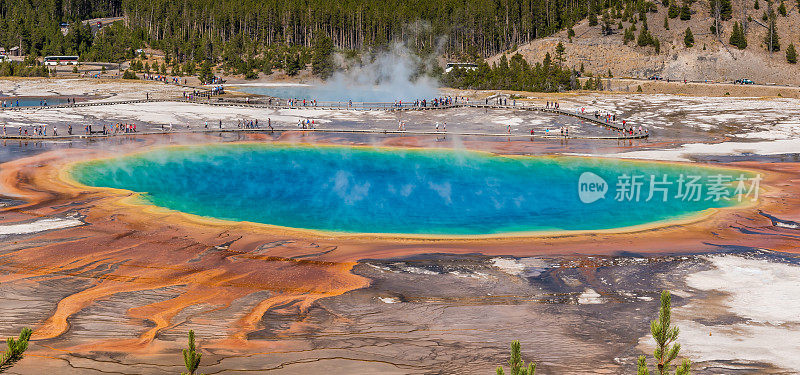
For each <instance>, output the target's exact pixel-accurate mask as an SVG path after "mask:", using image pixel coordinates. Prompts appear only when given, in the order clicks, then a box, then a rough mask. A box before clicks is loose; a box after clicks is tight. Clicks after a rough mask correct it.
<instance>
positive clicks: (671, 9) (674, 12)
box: [667, 0, 681, 18]
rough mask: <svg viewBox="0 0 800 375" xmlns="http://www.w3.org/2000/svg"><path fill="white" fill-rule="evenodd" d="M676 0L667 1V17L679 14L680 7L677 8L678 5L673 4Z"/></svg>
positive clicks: (675, 16)
mask: <svg viewBox="0 0 800 375" xmlns="http://www.w3.org/2000/svg"><path fill="white" fill-rule="evenodd" d="M676 1H677V0H671V1H670V3H669V10H668V11H667V15H668V16H669V18H678V16H679V15H680V14H681V8H678V5H677V4H675V2H676Z"/></svg>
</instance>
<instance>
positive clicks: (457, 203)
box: [70, 144, 739, 235]
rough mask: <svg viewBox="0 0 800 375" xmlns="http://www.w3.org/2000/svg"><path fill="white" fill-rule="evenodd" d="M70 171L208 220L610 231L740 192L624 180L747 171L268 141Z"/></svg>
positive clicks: (348, 228) (470, 230) (467, 231)
mask: <svg viewBox="0 0 800 375" xmlns="http://www.w3.org/2000/svg"><path fill="white" fill-rule="evenodd" d="M586 171H590V172H592V173H595V174H596V175H598V176H599V177H601V178H602V179H604V180H605V181H607V182H608V184H609V189H608V192H607V194H606V197H605V199H599V200H598V201H596V202H593V203H589V204H586V203H582V201H581V200H580V199H579V195H578V181H579V177H580V176H581V174H582V173H583V172H586ZM70 173H71V176H72V177H73V178H74V179H75V180H76V181H78V182H80V183H82V184H85V185H89V186H96V187H110V188H118V189H127V190H131V191H134V192H139V193H141V199H143V200H144V201H145V202H146V203H149V204H153V205H157V206H161V207H165V208H169V209H173V210H177V211H182V212H186V213H190V214H194V215H199V216H204V217H211V218H216V219H224V220H232V221H249V222H255V223H263V224H270V225H276V226H282V227H292V228H303V229H311V230H321V231H330V232H344V233H394V234H400V233H402V234H417V235H492V234H499V233H513V232H536V231H564V230H566V231H570V230H601V229H612V228H621V227H628V226H633V225H639V224H647V223H652V222H657V221H662V220H670V219H680V218H684V217H688V216H690V215H693V214H696V213H698V212H701V211H703V210H706V209H709V208H715V207H726V206H732V205H733V204H734V202H735V200H730V201H724V200H723V201H719V202H715V201H708V200H699V201H697V202H694V201H689V202H686V201H683V200H680V199H670V200H668V201H667V202H662V201H661V199H660V197H661V195H658V194H657V195H656V199H653V200H651V201H649V202H645V201H644V199H645V198H646V197H647V190H642V196H641V199H640V201H639V202H635V201H621V202H620V201H617V200H615V199H614V198H615V186H614V185H615V184H616V182H617V180H618V176H620V175H623V174H627V175H632V174H640V175H650V174H653V175H657V176H661V175H664V174H667V175H669V176H674V177H675V178H677V176H678V175H680V174H685V175H697V176H702V177H704V178H707V177H709V176H712V175H716V174H725V175H730V176H733V177H735V176H738V175H739V172H738V171H733V170H730V169H713V168H707V167H697V166H690V165H683V164H666V163H650V162H638V161H624V160H597V159H589V158H576V157H506V156H498V155H494V154H488V153H482V152H472V151H459V150H441V149H394V148H367V147H347V146H294V145H266V144H228V145H205V146H173V147H166V148H159V149H154V150H151V151H146V152H143V153H138V154H132V155H127V156H122V157H115V158H110V159H100V160H93V161H89V162H85V163H80V164H77V165H75V166H74V167H73V168H72V170H71V171H70ZM648 181H649V178H648ZM645 185H646V184H645ZM646 187H647V186H645V188H646ZM669 193H670V195H672V194H674V193H675V191H669Z"/></svg>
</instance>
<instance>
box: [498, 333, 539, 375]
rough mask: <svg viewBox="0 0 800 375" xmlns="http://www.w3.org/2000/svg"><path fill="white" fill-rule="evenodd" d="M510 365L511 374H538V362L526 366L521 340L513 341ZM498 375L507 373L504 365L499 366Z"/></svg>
mask: <svg viewBox="0 0 800 375" xmlns="http://www.w3.org/2000/svg"><path fill="white" fill-rule="evenodd" d="M508 367H509V370H511V375H536V363H533V362H531V363H528V366H525V361H524V360H523V359H522V350H521V349H520V344H519V341H516V340H514V341H512V342H511V358H510V359H509V360H508ZM497 375H505V371H504V370H503V366H497Z"/></svg>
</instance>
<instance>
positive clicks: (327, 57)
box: [311, 35, 335, 79]
mask: <svg viewBox="0 0 800 375" xmlns="http://www.w3.org/2000/svg"><path fill="white" fill-rule="evenodd" d="M313 52H314V57H313V58H312V59H311V72H312V73H313V74H315V75H318V76H320V77H322V78H323V79H325V78H328V77H330V76H331V75H332V74H333V71H334V70H335V66H334V65H335V64H334V62H333V40H332V39H331V38H329V37H328V36H327V35H318V36H317V37H316V38H315V39H314V51H313Z"/></svg>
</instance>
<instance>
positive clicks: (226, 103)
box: [0, 98, 649, 140]
mask: <svg viewBox="0 0 800 375" xmlns="http://www.w3.org/2000/svg"><path fill="white" fill-rule="evenodd" d="M159 102H161V103H163V102H177V103H192V104H201V105H210V106H220V107H238V108H263V109H277V110H297V109H316V110H347V111H390V112H395V111H429V110H447V109H453V108H462V107H470V108H486V109H504V110H521V111H538V112H544V113H552V114H556V115H562V116H570V117H574V118H578V119H580V120H582V121H587V122H589V123H592V124H594V125H598V126H602V127H604V128H606V129H609V130H610V131H614V132H617V133H619V132H621V131H623V129H622V126H621V125H619V124H616V123H613V122H608V123H607V122H605V121H604V120H602V118H596V117H594V116H589V115H586V114H580V113H577V112H572V111H567V110H562V109H556V108H548V107H540V106H527V105H499V104H486V103H477V102H461V103H454V104H451V105H444V106H425V107H423V106H415V105H409V104H403V105H397V104H395V103H363V102H358V103H356V102H354V103H352V104H351V103H349V102H322V103H317V105H305V106H304V105H291V106H290V105H284V104H280V103H275V104H269V103H263V102H259V101H253V102H244V101H231V100H213V99H210V98H208V99H192V100H190V99H183V98H177V99H137V100H119V101H102V102H83V103H70V104H58V105H48V106H27V107H5V108H2V110H3V111H25V110H48V109H60V108H81V107H96V106H109V105H122V104H146V103H159ZM281 102H283V103H286V101H285V100H282V101H281ZM287 131H306V132H325V133H366V134H407V135H437V136H438V135H459V136H481V137H505V138H536V139H598V140H614V139H645V138H648V137H649V134H648V133H643V134H634V135H622V136H619V135H616V136H575V135H569V136H564V135H549V134H548V135H527V134H507V133H482V132H446V131H413V130H412V131H405V130H382V129H329V128H325V129H319V128H317V129H299V128H293V127H288V128H287V127H281V128H275V127H274V128H273V129H264V128H260V129H245V128H222V129H219V128H209V129H206V128H202V129H177V130H169V131H142V132H136V133H109V134H102V133H99V134H98V133H97V132H95V134H72V135H68V134H65V135H58V136H52V135H51V136H39V135H18V134H6V135H0V139H35V140H43V139H82V138H107V137H114V136H136V135H157V134H181V133H184V134H189V133H231V132H287Z"/></svg>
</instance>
